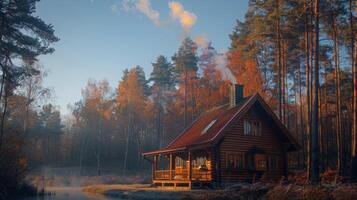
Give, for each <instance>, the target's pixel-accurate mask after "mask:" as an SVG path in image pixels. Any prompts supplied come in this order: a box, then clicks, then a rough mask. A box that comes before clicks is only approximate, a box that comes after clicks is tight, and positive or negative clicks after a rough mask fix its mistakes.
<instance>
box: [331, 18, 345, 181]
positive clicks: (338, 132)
mask: <svg viewBox="0 0 357 200" xmlns="http://www.w3.org/2000/svg"><path fill="white" fill-rule="evenodd" d="M332 31H333V48H334V49H333V51H334V64H335V95H336V96H335V99H336V139H337V171H338V174H339V175H341V174H342V169H343V167H342V153H343V152H342V132H341V90H340V87H341V86H340V66H339V65H340V64H339V44H338V32H337V27H336V16H333V18H332Z"/></svg>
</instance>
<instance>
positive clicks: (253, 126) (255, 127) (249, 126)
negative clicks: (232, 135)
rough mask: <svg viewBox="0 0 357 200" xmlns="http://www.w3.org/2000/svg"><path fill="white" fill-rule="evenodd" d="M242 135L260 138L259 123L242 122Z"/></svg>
mask: <svg viewBox="0 0 357 200" xmlns="http://www.w3.org/2000/svg"><path fill="white" fill-rule="evenodd" d="M244 135H254V136H261V135H262V128H261V123H260V121H249V120H244Z"/></svg>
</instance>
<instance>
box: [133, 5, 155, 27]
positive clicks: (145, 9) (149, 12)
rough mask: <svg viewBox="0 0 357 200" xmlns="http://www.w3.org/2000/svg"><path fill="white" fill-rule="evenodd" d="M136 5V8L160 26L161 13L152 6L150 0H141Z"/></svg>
mask: <svg viewBox="0 0 357 200" xmlns="http://www.w3.org/2000/svg"><path fill="white" fill-rule="evenodd" d="M135 6H136V9H138V10H139V11H140V12H141V13H143V14H144V15H146V16H147V17H148V18H149V19H150V20H151V21H153V22H154V24H155V25H157V26H160V24H161V22H160V13H159V12H158V11H156V10H154V9H153V8H152V7H151V3H150V0H139V1H138V2H137V3H136V4H135Z"/></svg>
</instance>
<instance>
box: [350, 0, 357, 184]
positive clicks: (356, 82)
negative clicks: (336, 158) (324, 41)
mask: <svg viewBox="0 0 357 200" xmlns="http://www.w3.org/2000/svg"><path fill="white" fill-rule="evenodd" d="M355 12H356V13H357V2H356V10H355ZM350 26H351V36H352V37H351V38H352V41H351V44H352V74H353V75H352V76H353V87H352V88H353V92H352V93H353V102H352V103H353V120H352V149H351V157H352V163H351V180H352V181H353V182H356V181H357V50H356V49H355V48H356V47H357V34H356V32H355V31H354V23H353V14H352V0H350Z"/></svg>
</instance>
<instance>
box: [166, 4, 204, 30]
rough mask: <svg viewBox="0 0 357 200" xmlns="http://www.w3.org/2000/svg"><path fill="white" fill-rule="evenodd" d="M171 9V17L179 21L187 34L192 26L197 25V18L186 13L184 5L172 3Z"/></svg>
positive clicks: (192, 14)
mask: <svg viewBox="0 0 357 200" xmlns="http://www.w3.org/2000/svg"><path fill="white" fill-rule="evenodd" d="M169 7H170V10H171V12H170V15H171V17H172V18H173V19H175V20H179V22H180V24H181V26H182V28H183V29H184V30H185V31H186V32H189V31H190V29H191V28H192V26H193V25H195V23H196V21H197V16H196V15H195V14H194V13H191V12H189V11H186V10H185V9H184V7H183V6H182V4H180V3H179V2H176V1H172V2H170V3H169Z"/></svg>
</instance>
